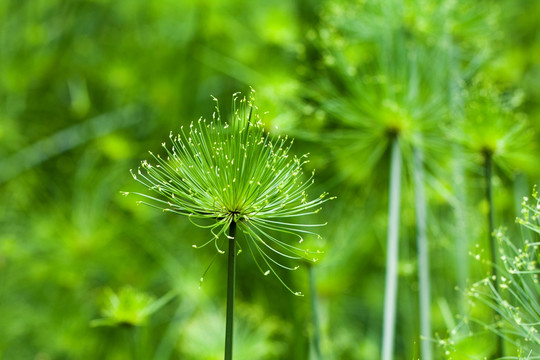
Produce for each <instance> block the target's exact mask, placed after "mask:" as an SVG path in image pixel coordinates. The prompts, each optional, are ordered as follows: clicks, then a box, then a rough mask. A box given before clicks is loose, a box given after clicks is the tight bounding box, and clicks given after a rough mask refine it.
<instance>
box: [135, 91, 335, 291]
mask: <svg viewBox="0 0 540 360" xmlns="http://www.w3.org/2000/svg"><path fill="white" fill-rule="evenodd" d="M214 100H215V101H216V111H215V112H214V114H213V119H212V120H211V121H207V120H206V119H202V118H201V119H199V120H198V121H197V122H192V123H191V125H190V126H189V128H184V127H182V128H181V131H180V134H178V135H174V134H173V133H171V134H170V142H171V144H170V145H167V144H166V143H163V144H162V145H163V148H164V149H165V152H166V156H164V157H162V156H160V155H154V154H152V153H150V154H151V155H152V158H153V161H154V164H152V163H151V162H148V161H146V160H144V161H142V163H141V167H142V169H141V168H139V169H138V171H137V172H133V171H132V175H133V178H134V179H135V180H137V181H138V182H140V183H141V184H143V185H145V186H146V187H147V188H148V189H149V190H150V191H151V192H152V193H153V195H154V196H150V195H147V194H141V193H137V194H138V195H140V196H143V197H145V198H146V199H147V200H148V201H146V200H145V201H140V203H143V204H147V205H150V206H153V207H156V208H159V209H162V210H163V211H167V212H171V213H174V214H179V215H186V216H188V218H189V219H190V221H192V222H193V223H194V224H195V225H197V226H200V227H205V228H209V229H210V231H211V232H212V235H213V236H212V238H211V239H209V240H208V241H207V242H205V243H202V244H196V245H193V247H195V248H199V247H203V246H205V245H207V244H211V243H214V245H215V247H216V249H217V251H218V252H219V253H224V251H223V250H221V245H222V242H223V241H224V240H225V238H226V237H227V235H226V232H227V229H229V227H230V225H231V224H232V223H233V222H234V223H235V224H236V225H237V227H238V229H240V231H241V232H242V233H243V234H244V235H245V236H244V238H245V240H246V243H247V247H248V249H249V250H250V252H251V254H252V255H253V258H254V259H255V262H256V264H257V265H258V267H259V269H260V270H261V271H262V273H263V274H264V275H268V274H270V273H273V274H274V275H276V276H277V278H278V279H279V280H280V281H281V282H282V283H283V281H282V280H281V278H280V276H279V275H278V274H277V273H276V271H275V267H280V268H284V269H288V270H295V269H296V268H298V266H293V265H291V264H290V261H291V260H300V259H306V258H307V259H309V260H310V261H316V260H317V258H316V257H314V255H315V254H317V253H319V252H318V251H309V250H307V249H302V248H300V247H298V246H297V245H293V244H294V243H295V242H296V243H302V241H303V240H304V236H306V235H316V236H318V235H317V234H314V233H313V232H312V231H310V228H311V227H314V226H321V225H324V224H300V223H297V222H296V221H294V219H296V218H298V217H302V216H304V215H309V214H315V213H317V212H318V211H319V210H320V208H321V207H320V206H321V204H322V203H323V202H325V201H327V200H329V199H330V198H329V197H327V194H326V193H324V194H322V195H320V196H319V197H317V198H315V199H310V198H309V197H308V194H307V192H306V191H307V189H308V188H309V187H310V186H311V185H312V184H313V173H312V174H311V176H310V177H309V178H307V179H305V178H304V174H303V171H302V167H303V165H304V164H305V163H307V162H308V160H307V155H304V156H302V157H300V158H298V157H296V156H293V155H291V154H290V148H291V145H292V141H289V140H288V139H287V137H280V136H277V137H275V136H271V135H270V134H269V133H267V132H266V131H265V129H264V125H263V123H262V121H261V118H260V116H259V113H258V110H257V107H256V106H255V105H254V103H253V91H252V92H251V96H250V97H249V98H246V97H240V95H239V93H236V94H234V95H233V101H232V109H233V111H232V116H231V119H230V121H229V122H227V121H223V120H222V116H221V114H220V111H219V104H218V102H217V99H215V98H214ZM196 219H207V220H208V221H206V222H203V223H199V222H196ZM284 237H285V238H288V239H289V240H290V239H295V241H292V242H291V241H284V240H283V238H284ZM284 285H285V284H284ZM285 286H287V285H285ZM287 288H288V287H287ZM288 289H289V288H288ZM289 290H290V289H289ZM296 294H299V293H296Z"/></svg>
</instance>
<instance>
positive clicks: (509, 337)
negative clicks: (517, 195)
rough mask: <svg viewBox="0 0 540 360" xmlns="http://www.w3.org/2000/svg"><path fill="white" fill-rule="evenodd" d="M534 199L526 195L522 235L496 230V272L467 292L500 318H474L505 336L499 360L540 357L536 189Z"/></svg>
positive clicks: (539, 231) (520, 221)
mask: <svg viewBox="0 0 540 360" xmlns="http://www.w3.org/2000/svg"><path fill="white" fill-rule="evenodd" d="M532 197H533V199H532V201H530V199H529V198H528V197H524V199H523V202H522V210H521V217H519V218H518V219H517V223H518V224H520V225H521V229H522V230H524V231H523V232H522V238H521V239H518V240H514V239H512V238H511V237H510V236H509V235H508V234H507V233H506V231H504V230H503V229H499V230H496V232H495V234H494V238H495V239H496V241H497V245H498V247H497V250H498V251H497V257H498V260H499V261H498V264H497V274H498V276H497V277H496V276H495V275H492V274H489V275H488V276H487V277H486V278H484V279H482V280H480V281H478V282H476V283H474V284H473V285H472V286H471V288H470V289H469V291H468V292H467V296H468V298H469V299H470V300H471V302H472V303H473V304H476V303H479V304H484V305H486V306H487V307H489V308H491V309H492V310H493V311H494V312H495V313H496V314H497V316H498V317H499V321H498V322H497V324H494V325H491V324H486V323H485V322H483V321H482V320H479V319H476V318H471V321H472V322H474V323H479V324H480V325H481V327H482V328H483V329H488V330H490V331H491V332H493V333H494V334H495V335H496V336H497V337H498V338H500V339H504V340H505V341H506V344H508V345H509V347H507V349H506V352H507V355H506V356H504V357H502V356H503V354H496V355H494V356H493V357H492V358H497V359H499V358H500V359H540V356H539V354H540V335H539V333H538V325H539V324H540V295H539V294H540V285H539V276H540V269H539V266H538V261H539V260H540V252H539V251H540V221H539V220H540V197H539V195H538V191H537V189H536V188H535V189H534V190H533V194H532Z"/></svg>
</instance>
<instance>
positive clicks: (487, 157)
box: [484, 151, 503, 358]
mask: <svg viewBox="0 0 540 360" xmlns="http://www.w3.org/2000/svg"><path fill="white" fill-rule="evenodd" d="M484 170H485V180H486V200H487V202H488V225H489V246H490V250H491V274H492V275H493V276H494V280H493V285H494V286H495V289H498V288H499V277H498V274H497V245H496V244H495V237H494V232H495V225H494V219H493V190H492V185H491V178H492V176H493V154H492V153H491V152H489V151H485V152H484ZM496 316H497V315H496V313H495V317H496ZM495 320H496V319H495ZM494 356H495V358H499V357H502V356H503V339H502V337H500V336H497V343H496V348H495V354H494Z"/></svg>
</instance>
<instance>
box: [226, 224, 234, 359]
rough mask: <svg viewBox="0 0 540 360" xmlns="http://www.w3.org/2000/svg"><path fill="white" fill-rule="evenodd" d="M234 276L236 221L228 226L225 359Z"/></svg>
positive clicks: (230, 344)
mask: <svg viewBox="0 0 540 360" xmlns="http://www.w3.org/2000/svg"><path fill="white" fill-rule="evenodd" d="M235 277H236V222H234V221H233V222H231V225H230V227H229V262H228V269H227V321H226V325H225V360H232V358H233V357H232V348H233V315H234V282H235Z"/></svg>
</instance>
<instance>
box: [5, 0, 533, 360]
mask: <svg viewBox="0 0 540 360" xmlns="http://www.w3.org/2000/svg"><path fill="white" fill-rule="evenodd" d="M539 23H540V2H538V1H529V0H503V1H490V0H481V1H472V0H462V1H450V0H446V1H433V0H387V1H385V0H367V1H360V0H359V1H352V0H351V1H346V0H338V1H317V0H294V1H293V0H277V1H272V2H268V1H258V0H256V1H244V0H227V1H225V0H216V1H210V0H208V1H204V0H201V1H196V0H162V1H140V0H117V1H107V0H69V1H66V0H63V1H62V0H33V1H19V0H3V1H1V2H0V205H1V206H0V358H1V359H6V360H18V359H40V360H46V359H220V358H221V357H222V352H223V342H224V319H225V290H226V284H225V269H226V261H225V260H226V259H225V257H224V256H220V255H218V256H217V257H215V251H214V249H213V248H211V247H208V248H204V249H202V250H195V249H193V248H192V247H191V245H192V244H193V243H197V242H202V241H204V240H206V239H208V238H209V234H208V233H207V232H206V231H204V230H203V229H199V228H197V227H195V226H193V225H192V224H191V223H190V222H189V221H188V220H187V219H185V218H181V217H178V216H174V215H171V214H165V213H161V212H159V211H156V210H154V209H151V208H145V207H143V206H137V205H136V203H135V200H136V199H134V198H131V197H124V196H122V195H121V191H142V190H144V189H141V186H140V185H139V184H137V183H136V182H134V181H133V179H132V178H131V175H130V173H129V170H130V169H136V168H137V167H138V166H139V163H140V161H141V160H142V159H144V158H147V157H148V153H147V152H148V150H151V151H154V152H158V153H159V152H160V148H161V142H163V141H166V140H167V138H168V135H169V132H170V131H173V132H176V131H179V129H180V126H181V125H186V124H189V123H190V122H191V121H194V120H197V119H198V118H199V117H201V116H203V117H207V118H208V117H211V116H212V112H213V111H214V103H213V101H212V99H211V95H213V96H215V97H217V98H219V99H220V104H221V105H222V112H223V113H224V114H227V112H228V111H229V108H230V99H231V95H232V93H234V92H236V91H242V92H244V93H246V92H248V91H249V89H250V87H252V88H253V89H255V91H256V93H255V97H256V102H257V105H258V107H259V109H261V111H263V112H268V114H267V115H265V122H266V125H267V126H268V130H269V131H271V132H272V133H283V134H288V135H290V136H292V137H294V138H295V139H296V140H295V143H294V146H293V151H295V153H296V154H297V155H302V154H304V153H310V159H311V162H310V163H309V164H307V166H306V172H307V173H309V172H311V170H312V169H317V173H316V183H315V185H314V186H313V188H312V195H313V196H317V195H318V194H319V193H321V192H323V191H328V192H330V193H331V194H332V195H334V196H337V199H336V200H334V201H332V202H329V203H327V206H325V207H324V209H323V211H322V212H320V213H319V214H317V217H316V219H309V220H310V221H323V222H326V221H327V222H328V225H327V226H326V227H324V228H322V229H321V231H320V232H321V235H323V238H324V241H319V242H316V243H315V245H316V246H317V247H319V248H320V249H322V250H324V251H325V255H324V256H323V259H322V260H321V261H320V263H318V264H316V265H313V266H311V265H309V264H306V265H305V266H304V267H302V268H300V269H299V270H298V271H296V272H294V273H284V274H283V276H284V278H285V279H286V281H288V282H289V283H290V284H292V286H293V288H295V289H298V290H301V291H302V292H304V293H306V294H307V295H308V296H305V297H295V296H293V295H291V294H290V293H289V292H288V291H287V290H286V289H285V288H284V287H283V286H282V285H281V284H280V283H279V282H278V281H277V280H276V279H274V278H271V277H264V276H262V274H260V272H259V271H258V269H257V268H256V267H255V266H254V263H253V261H252V260H251V259H250V257H249V256H248V254H246V253H244V254H242V255H240V256H239V258H238V269H237V274H238V280H237V286H238V288H237V293H236V298H237V304H238V305H237V306H238V308H237V312H236V316H237V322H236V331H237V334H236V338H235V356H236V358H237V359H295V360H301V359H316V357H317V351H315V350H314V347H315V345H314V342H315V340H314V339H315V338H316V336H315V334H320V335H319V336H320V339H319V340H320V351H321V353H322V354H323V357H322V358H324V359H376V358H378V357H380V354H381V334H382V321H383V307H382V304H383V298H384V281H385V280H384V279H385V277H384V276H385V256H386V236H387V225H388V203H389V201H390V199H389V196H388V187H389V179H390V171H391V170H390V168H389V166H390V144H391V141H392V139H394V137H395V136H398V137H399V138H400V146H401V150H402V157H401V159H402V164H403V172H402V176H401V185H400V188H401V199H402V200H401V207H400V224H401V226H400V228H399V234H400V242H399V244H400V245H399V263H398V264H397V265H398V269H399V288H398V313H397V328H396V341H395V359H417V358H419V357H420V355H419V352H420V350H419V349H420V336H419V331H420V330H419V306H418V301H419V300H418V270H417V269H418V266H417V265H418V261H417V245H416V236H417V230H416V225H415V219H416V212H415V205H414V194H415V192H414V184H413V183H414V181H413V179H414V174H415V171H416V170H415V167H414V156H413V153H414V149H422V150H423V156H424V162H423V168H424V169H425V178H424V181H423V184H424V185H425V192H426V198H427V209H428V210H427V234H428V235H427V236H428V249H429V256H430V263H431V265H430V269H429V273H430V275H431V299H432V302H431V306H430V309H429V313H430V314H431V317H432V320H431V324H432V328H433V333H432V334H431V337H430V339H431V340H432V344H433V349H434V350H433V351H434V354H435V357H434V358H436V359H439V358H440V359H442V358H445V357H449V358H454V359H476V358H478V359H480V358H483V357H484V356H488V357H489V356H490V354H491V352H492V351H493V343H494V341H493V335H491V334H490V333H489V332H487V331H485V330H482V329H481V331H480V332H479V333H476V332H474V337H472V338H471V337H470V336H468V335H471V334H473V332H471V333H469V332H468V331H467V332H466V333H465V335H464V336H463V338H461V339H460V340H461V341H455V342H450V341H448V340H447V339H449V338H450V337H452V335H453V334H452V330H453V329H456V328H459V329H463V326H462V325H463V322H464V321H465V320H464V319H467V318H468V317H469V316H473V317H476V318H484V319H488V320H486V321H489V319H490V316H491V315H490V314H491V312H490V311H489V310H486V309H481V308H480V309H479V308H474V310H471V307H470V305H469V302H468V299H467V297H466V296H465V295H464V292H465V291H464V290H465V289H466V288H467V286H468V284H470V283H471V282H474V281H477V280H478V279H481V278H482V277H484V276H485V275H486V273H487V272H488V271H489V267H488V266H486V265H485V264H484V263H482V262H479V261H475V256H476V255H478V254H482V253H484V252H489V241H488V239H489V236H488V234H489V228H488V221H487V216H488V211H489V207H490V206H491V205H493V209H494V217H495V225H496V226H506V227H507V228H508V232H509V233H510V234H514V233H515V234H519V230H518V229H516V228H515V225H514V222H515V221H514V220H515V217H516V216H518V214H519V211H520V203H521V200H522V197H523V196H525V195H527V194H529V193H530V192H531V188H532V186H533V184H535V183H538V182H539V181H540V166H539V165H538V164H539V159H540V152H539V148H538V143H539V139H540V138H539V135H538V134H539V133H538V131H539V130H540V33H539V31H538V24H539ZM486 154H488V155H489V156H492V158H493V162H494V172H493V176H492V179H491V180H492V184H493V204H490V203H489V202H488V201H487V200H486V197H485V173H484V167H483V166H484V165H485V164H484V163H483V160H485V157H486ZM516 236H517V235H516ZM240 241H242V239H240ZM470 254H472V255H470ZM214 260H215V261H214ZM211 263H212V266H211V268H210V270H209V271H208V273H207V274H206V275H205V280H204V282H203V283H202V285H201V284H200V283H199V279H200V278H201V276H202V275H203V274H204V273H205V270H206V269H207V267H208V266H209V265H210V264H211ZM310 280H311V286H310ZM156 301H157V302H156ZM314 304H315V306H314ZM313 309H316V313H317V315H318V316H317V319H318V323H317V322H314V320H313V319H314V318H313V311H312V310H313ZM316 329H317V331H316ZM467 329H469V328H468V327H467ZM473 330H474V329H472V330H471V331H473ZM508 351H509V352H511V351H512V349H509V350H508ZM509 355H515V354H509Z"/></svg>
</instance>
